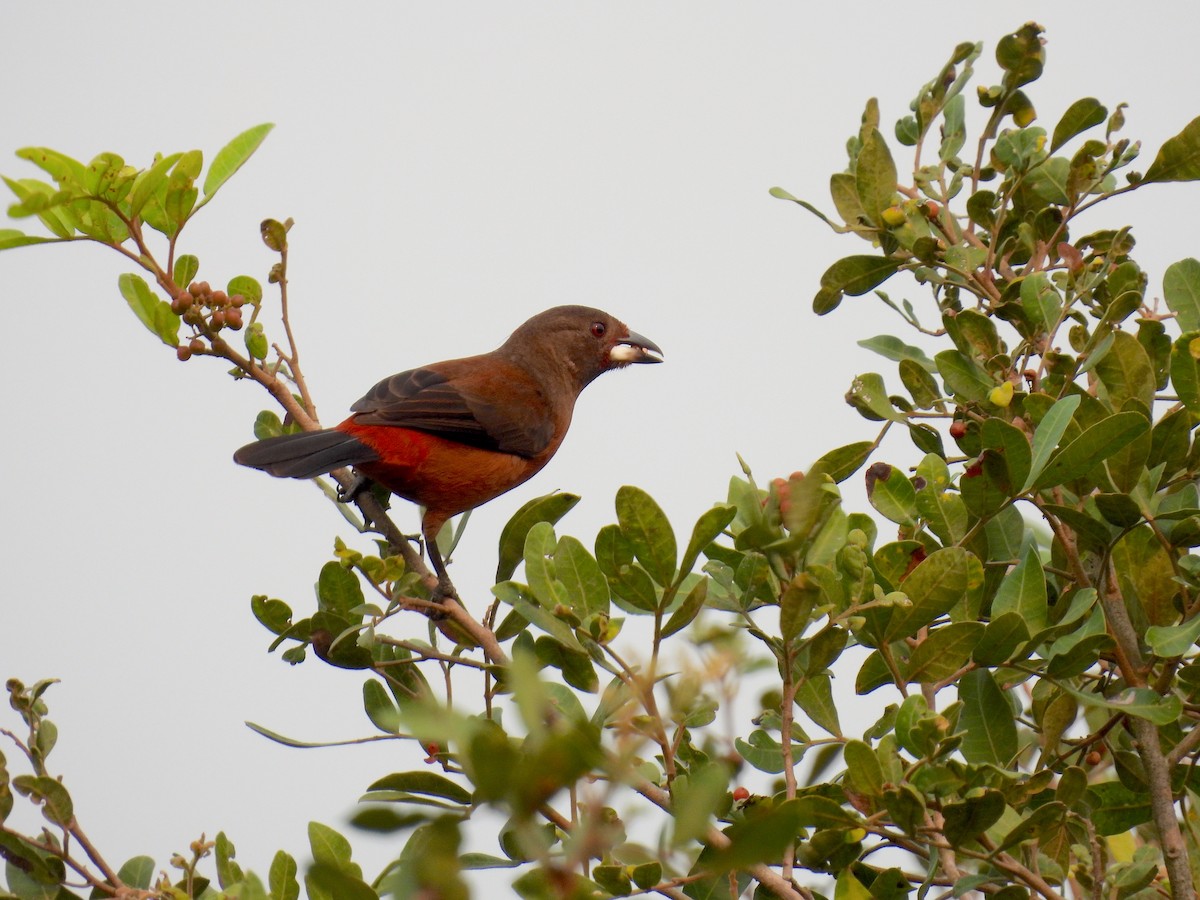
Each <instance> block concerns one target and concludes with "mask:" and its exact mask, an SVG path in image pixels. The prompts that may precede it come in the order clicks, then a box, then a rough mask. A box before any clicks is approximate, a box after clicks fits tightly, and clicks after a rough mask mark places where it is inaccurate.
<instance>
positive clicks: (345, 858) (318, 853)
mask: <svg viewBox="0 0 1200 900" xmlns="http://www.w3.org/2000/svg"><path fill="white" fill-rule="evenodd" d="M308 843H309V846H310V847H311V848H312V855H313V860H314V861H316V862H318V863H323V864H325V865H327V866H330V867H332V868H334V869H337V870H339V871H342V872H346V873H349V874H353V875H354V876H356V877H359V878H361V877H362V871H361V870H360V869H359V868H358V866H356V865H355V864H354V863H353V862H351V861H350V855H351V848H350V842H349V841H348V840H346V839H345V838H344V837H343V836H342V835H341V834H339V833H338V832H337V831H335V830H334V829H332V828H330V827H329V826H328V825H322V824H321V823H320V822H309V823H308Z"/></svg>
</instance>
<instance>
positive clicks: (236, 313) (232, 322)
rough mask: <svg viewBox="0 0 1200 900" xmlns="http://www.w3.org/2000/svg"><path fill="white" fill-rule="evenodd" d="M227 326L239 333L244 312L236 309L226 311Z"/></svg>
mask: <svg viewBox="0 0 1200 900" xmlns="http://www.w3.org/2000/svg"><path fill="white" fill-rule="evenodd" d="M225 324H226V325H228V326H229V327H230V328H232V329H233V330H234V331H238V330H239V329H240V328H241V327H242V311H241V310H240V309H236V308H230V309H227V310H225Z"/></svg>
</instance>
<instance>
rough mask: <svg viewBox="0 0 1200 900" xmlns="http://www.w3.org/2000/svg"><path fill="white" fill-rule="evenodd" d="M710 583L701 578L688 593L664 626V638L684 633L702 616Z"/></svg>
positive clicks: (706, 579)
mask: <svg viewBox="0 0 1200 900" xmlns="http://www.w3.org/2000/svg"><path fill="white" fill-rule="evenodd" d="M708 582H709V579H708V578H701V579H700V580H699V581H697V582H696V584H695V586H694V587H693V588H692V589H691V590H690V591H688V595H687V597H685V598H684V601H683V603H681V604H680V605H679V608H678V609H676V610H675V612H673V613H672V614H671V618H670V619H668V620H667V624H666V625H664V626H663V630H662V636H663V637H664V638H669V637H670V636H671V635H673V634H674V633H675V632H677V631H682V630H683V629H684V628H686V627H687V626H688V625H690V624H691V622H692V620H693V619H695V618H696V616H698V615H699V614H700V610H702V609H704V601H705V599H706V598H707V597H708Z"/></svg>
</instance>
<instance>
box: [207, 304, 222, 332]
mask: <svg viewBox="0 0 1200 900" xmlns="http://www.w3.org/2000/svg"><path fill="white" fill-rule="evenodd" d="M208 322H209V324H210V325H212V327H213V328H216V329H217V330H218V331H219V330H220V329H222V328H224V327H225V310H223V309H218V310H216V311H215V312H214V313H213V314H212V315H211V316H209V317H208Z"/></svg>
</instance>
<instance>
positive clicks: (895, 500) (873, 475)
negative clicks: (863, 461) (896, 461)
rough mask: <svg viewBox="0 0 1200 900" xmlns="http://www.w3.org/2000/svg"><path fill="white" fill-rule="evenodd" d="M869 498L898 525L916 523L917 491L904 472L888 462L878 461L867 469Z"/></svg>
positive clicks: (883, 513)
mask: <svg viewBox="0 0 1200 900" xmlns="http://www.w3.org/2000/svg"><path fill="white" fill-rule="evenodd" d="M867 499H868V500H869V501H870V503H871V505H872V506H873V507H875V509H877V510H878V511H879V512H880V514H882V515H884V516H886V517H887V518H888V519H890V520H891V521H893V522H895V523H896V524H897V525H915V524H916V520H917V492H916V490H915V489H914V488H913V483H912V482H911V481H910V480H909V479H907V478H905V477H904V473H903V472H901V471H900V470H899V469H897V468H896V467H895V466H890V465H888V464H887V463H876V464H875V465H873V466H871V468H870V469H869V470H868V471H867Z"/></svg>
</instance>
